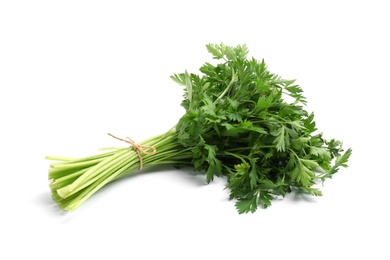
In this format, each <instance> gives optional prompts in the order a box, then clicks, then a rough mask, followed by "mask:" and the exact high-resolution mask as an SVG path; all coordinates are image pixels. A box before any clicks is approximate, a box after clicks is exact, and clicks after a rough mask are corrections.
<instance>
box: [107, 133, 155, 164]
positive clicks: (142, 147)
mask: <svg viewBox="0 0 390 260" xmlns="http://www.w3.org/2000/svg"><path fill="white" fill-rule="evenodd" d="M108 135H109V136H111V137H113V138H115V139H118V140H120V141H123V142H126V143H128V144H130V145H131V146H132V147H133V149H134V151H135V152H136V153H137V154H138V158H139V170H141V169H142V156H141V153H143V154H146V155H153V154H155V153H156V148H154V147H153V146H149V145H140V144H137V143H136V142H134V141H133V139H131V138H130V137H127V136H126V138H127V139H122V138H119V137H116V136H115V135H112V134H110V133H108ZM145 149H149V150H151V151H145Z"/></svg>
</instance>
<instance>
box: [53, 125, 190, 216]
mask: <svg viewBox="0 0 390 260" xmlns="http://www.w3.org/2000/svg"><path fill="white" fill-rule="evenodd" d="M118 139H119V138H118ZM141 147H144V149H153V148H154V149H155V150H156V151H158V153H156V154H151V152H147V151H144V150H142V151H140V150H137V148H138V149H141ZM109 149H110V150H111V151H108V152H102V153H100V154H97V155H94V156H89V157H84V158H78V159H75V158H64V157H56V156H47V157H46V159H49V160H55V161H56V162H54V163H52V164H51V165H50V169H49V180H50V188H51V191H52V198H53V200H54V201H55V202H56V203H57V204H58V205H59V207H61V208H64V209H66V210H70V211H72V210H75V209H76V208H78V207H79V206H80V205H81V204H82V203H83V202H84V201H85V200H87V199H88V198H89V197H91V196H92V195H93V194H94V193H95V192H97V191H98V190H99V189H100V188H102V187H103V186H104V185H106V184H108V183H110V182H112V181H114V180H116V179H118V178H120V177H122V176H124V175H125V174H127V173H134V172H136V171H137V170H139V169H142V167H145V166H152V165H156V164H158V165H163V164H190V163H191V159H192V153H191V151H190V149H189V148H187V149H186V148H184V147H183V146H182V145H180V144H179V143H178V142H177V134H176V132H175V130H173V129H172V130H170V131H168V132H167V133H164V134H161V135H157V136H155V137H152V138H150V139H147V140H145V141H143V142H141V143H139V144H135V145H133V146H130V147H127V148H109ZM104 150H105V149H104ZM141 153H144V154H141ZM140 156H142V157H140Z"/></svg>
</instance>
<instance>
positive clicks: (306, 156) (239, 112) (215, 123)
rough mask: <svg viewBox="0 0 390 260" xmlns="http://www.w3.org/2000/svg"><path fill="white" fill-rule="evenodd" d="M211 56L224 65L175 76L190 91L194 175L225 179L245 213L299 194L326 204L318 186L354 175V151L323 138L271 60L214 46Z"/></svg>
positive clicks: (187, 134) (183, 124)
mask: <svg viewBox="0 0 390 260" xmlns="http://www.w3.org/2000/svg"><path fill="white" fill-rule="evenodd" d="M207 50H208V51H209V52H210V53H211V54H212V56H213V58H214V59H215V60H217V64H211V63H205V64H204V65H202V66H201V68H200V72H201V74H200V75H197V74H192V73H188V72H184V73H180V74H175V75H173V76H171V78H172V79H173V80H174V81H176V82H177V83H179V84H180V85H182V86H184V89H185V94H184V100H183V102H182V106H183V107H184V108H185V109H186V113H185V115H184V116H183V117H182V118H181V119H180V120H179V122H178V124H177V126H176V132H177V136H178V142H179V143H180V144H181V145H183V146H184V147H186V148H189V149H191V151H192V153H193V157H192V164H193V165H194V168H195V170H196V171H201V172H205V174H206V178H207V181H208V182H211V181H212V180H213V178H214V176H226V177H227V180H228V184H227V188H229V189H230V191H231V193H230V199H235V200H236V201H237V202H236V207H237V209H238V211H239V212H240V213H246V212H254V211H255V210H256V209H257V208H258V206H259V205H260V206H262V207H268V206H270V205H271V201H272V199H274V198H275V197H280V196H282V197H283V196H285V195H286V194H287V193H289V192H291V191H293V190H296V191H303V192H306V193H308V194H311V195H314V196H320V195H321V191H320V190H318V189H317V188H315V187H314V185H315V184H316V182H317V181H324V180H325V179H327V178H331V177H332V176H333V174H335V173H336V172H337V171H338V170H339V167H347V161H348V158H349V156H350V155H351V152H352V151H351V149H348V150H347V151H345V152H344V150H343V148H342V143H341V142H340V141H338V140H334V139H332V140H330V141H327V140H325V139H324V138H323V136H322V134H318V133H317V134H316V131H317V129H316V124H315V121H314V115H313V113H308V112H307V111H306V110H305V108H304V106H305V105H306V98H305V97H304V96H303V90H302V88H301V87H300V86H299V85H297V84H295V81H294V80H286V79H283V78H281V77H280V76H279V75H277V74H273V73H271V72H269V71H268V69H267V66H266V64H265V63H264V60H257V59H254V58H247V55H248V48H247V46H246V45H239V46H235V47H231V46H226V45H224V44H209V45H207ZM287 96H289V100H292V101H291V102H286V101H285V99H286V97H287Z"/></svg>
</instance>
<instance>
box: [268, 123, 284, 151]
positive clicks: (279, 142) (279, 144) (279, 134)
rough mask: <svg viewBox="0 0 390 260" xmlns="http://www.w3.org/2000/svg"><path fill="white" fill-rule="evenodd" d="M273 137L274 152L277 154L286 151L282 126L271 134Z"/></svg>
mask: <svg viewBox="0 0 390 260" xmlns="http://www.w3.org/2000/svg"><path fill="white" fill-rule="evenodd" d="M271 134H272V135H273V136H276V138H275V140H274V142H273V143H274V144H275V145H276V150H277V151H278V152H284V151H285V150H286V142H285V139H286V137H285V128H284V127H283V126H282V127H280V128H279V129H277V130H276V131H273V132H272V133H271Z"/></svg>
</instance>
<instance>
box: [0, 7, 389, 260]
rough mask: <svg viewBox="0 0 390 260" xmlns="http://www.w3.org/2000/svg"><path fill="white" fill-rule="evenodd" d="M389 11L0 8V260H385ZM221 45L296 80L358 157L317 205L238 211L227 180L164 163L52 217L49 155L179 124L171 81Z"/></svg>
mask: <svg viewBox="0 0 390 260" xmlns="http://www.w3.org/2000/svg"><path fill="white" fill-rule="evenodd" d="M386 2H387V1H375V0H369V1H246V0H240V1H227V0H225V1H211V0H210V1H199V0H198V1H168V0H165V1H157V0H156V1H1V2H0V166H1V168H0V177H1V179H0V202H1V213H0V240H1V241H0V259H49V258H50V259H100V258H101V259H103V258H104V259H266V258H267V259H269V258H272V259H282V258H284V259H286V258H287V259H355V258H357V257H359V259H390V253H389V251H388V244H389V240H390V238H389V234H390V229H389V217H390V215H389V213H388V208H389V193H388V185H389V181H390V178H389V174H390V173H389V167H388V165H387V162H388V161H389V152H388V149H389V144H390V143H389V138H390V135H389V128H388V127H387V125H388V124H387V121H388V118H389V117H388V112H389V109H388V102H389V101H388V100H389V99H388V95H387V93H388V89H389V67H390V66H389V60H390V52H389V46H390V41H389V24H390V18H389V7H387V5H386ZM220 42H224V43H225V44H228V45H236V44H243V43H246V44H248V46H249V49H250V51H251V52H250V56H254V57H256V58H258V59H261V58H264V59H265V61H266V62H267V64H268V66H269V69H270V71H272V72H275V73H278V74H280V75H282V76H283V77H284V78H295V79H297V82H298V83H299V84H300V85H301V86H302V88H303V89H304V91H305V95H306V96H307V98H308V101H309V103H308V109H309V110H311V111H315V113H316V122H317V126H318V128H319V129H320V131H323V132H324V134H325V137H326V138H337V139H341V140H343V141H344V146H345V147H346V148H348V147H352V148H353V156H352V157H351V160H350V163H349V165H350V167H349V168H348V169H342V170H341V171H340V172H339V173H338V174H336V175H335V176H334V178H333V179H332V180H329V181H327V182H325V185H324V187H323V188H322V190H323V194H324V196H323V197H319V198H311V197H310V198H306V197H299V196H296V195H294V194H291V195H290V196H288V197H287V198H286V199H284V200H277V201H275V202H274V203H273V205H272V207H270V208H268V209H265V210H261V209H260V210H258V211H257V212H256V213H255V214H248V215H239V214H237V213H236V210H235V208H234V202H233V201H228V199H227V198H228V191H227V190H224V185H225V180H223V179H217V180H216V181H215V182H214V183H212V184H210V185H205V181H204V177H203V176H202V175H196V174H194V173H193V172H192V170H191V169H183V170H176V169H174V168H171V167H160V168H154V169H149V170H148V169H146V170H145V171H144V172H143V173H141V174H137V175H135V176H133V177H129V178H125V179H123V180H121V181H118V182H115V183H112V184H111V185H109V186H108V187H106V188H104V189H103V190H101V191H100V192H98V193H97V194H96V195H94V196H93V197H92V198H91V199H89V200H88V201H87V202H86V203H85V204H84V205H82V206H81V207H80V208H79V209H78V210H77V211H75V212H73V213H65V212H63V211H61V210H59V209H57V207H56V206H55V205H54V204H53V202H52V201H51V197H50V192H49V188H48V181H47V169H48V166H49V162H48V161H46V160H45V159H44V156H45V155H63V156H82V155H87V154H94V153H96V152H97V149H98V148H100V147H105V146H118V145H119V146H120V145H122V144H121V143H118V141H116V140H114V139H112V138H110V137H108V136H107V135H106V133H107V132H112V133H114V134H116V135H118V136H127V135H129V136H131V137H132V138H133V139H134V140H136V141H141V140H143V139H145V138H147V137H150V136H153V135H156V134H160V133H162V132H165V131H166V130H168V129H169V128H171V127H172V126H173V125H174V124H175V123H176V122H177V120H178V119H179V118H180V116H181V115H182V114H183V109H182V108H181V107H180V102H181V95H182V89H181V87H180V86H178V85H176V84H175V83H174V82H172V81H171V80H170V79H169V76H170V75H171V74H173V73H178V72H183V71H184V70H186V69H187V70H188V71H190V72H198V71H197V69H198V68H199V67H200V66H201V64H202V63H204V62H206V61H210V60H211V59H210V55H208V53H207V52H206V48H205V44H207V43H220Z"/></svg>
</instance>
